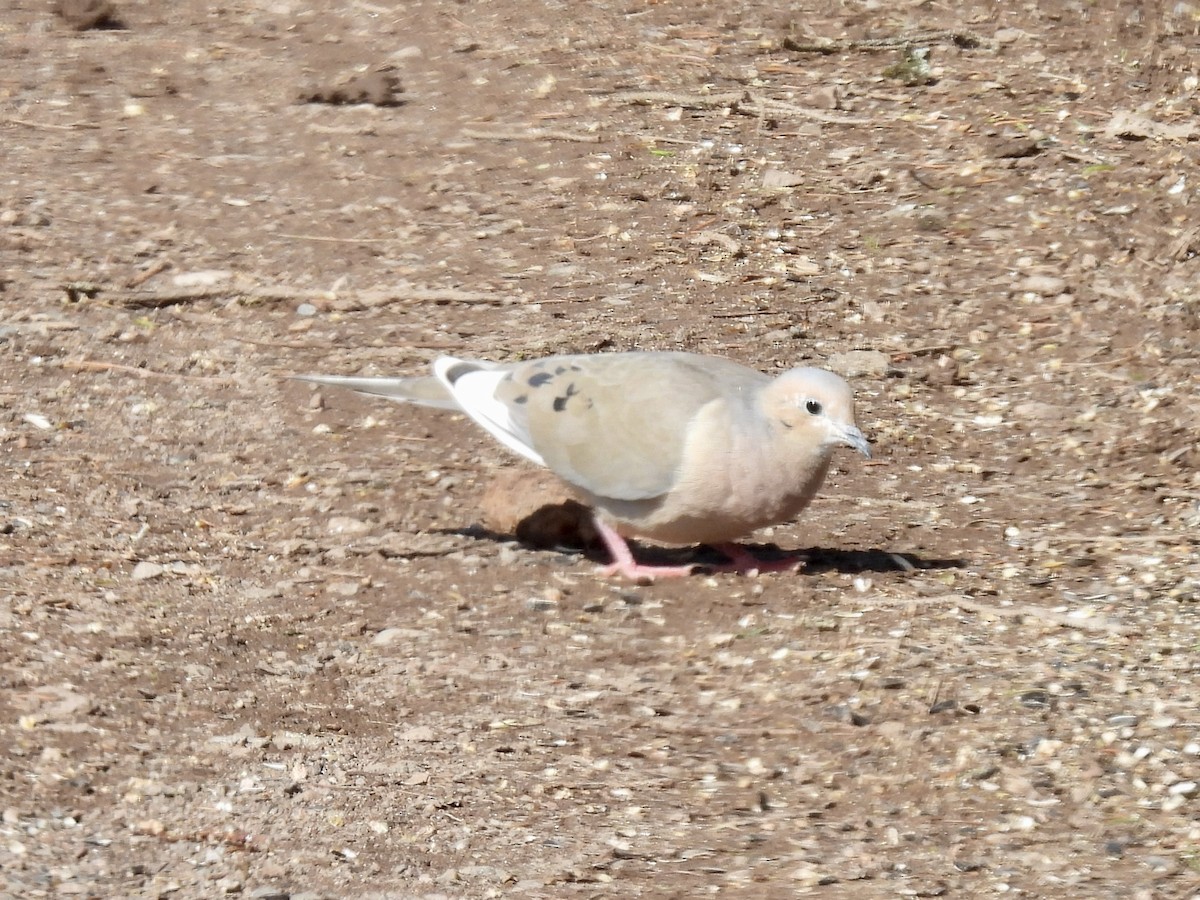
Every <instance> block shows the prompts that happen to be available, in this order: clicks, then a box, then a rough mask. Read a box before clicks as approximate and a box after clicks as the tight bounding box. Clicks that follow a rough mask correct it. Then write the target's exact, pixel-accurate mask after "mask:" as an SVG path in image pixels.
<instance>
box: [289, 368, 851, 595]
mask: <svg viewBox="0 0 1200 900" xmlns="http://www.w3.org/2000/svg"><path fill="white" fill-rule="evenodd" d="M297 377H298V378H299V379H300V380H302V381H310V382H314V383H316V384H322V385H331V386H335V387H342V388H349V389H351V390H354V391H358V392H359V393H363V394H371V395H376V396H380V397H387V398H388V399H391V400H396V401H400V402H406V403H416V404H420V405H423V406H434V407H439V408H442V409H452V410H458V411H460V412H464V413H466V414H467V415H468V416H470V417H471V418H472V419H473V420H475V422H476V423H477V424H478V425H480V426H481V427H482V428H483V429H485V430H486V431H487V432H488V433H489V434H491V435H492V437H494V438H496V440H498V441H500V443H502V444H504V446H506V447H508V448H509V449H510V450H512V451H513V452H515V453H517V454H518V455H520V456H523V457H525V458H526V459H528V460H530V461H532V462H534V463H537V464H538V465H540V466H545V467H546V468H548V469H549V470H550V471H551V472H553V473H554V474H555V475H557V476H558V477H559V478H561V479H562V480H563V481H565V482H566V483H567V484H568V485H569V486H570V488H571V489H572V491H573V493H575V494H576V495H577V496H578V497H579V499H580V500H581V501H582V502H584V503H586V504H587V505H588V506H590V507H591V508H592V510H593V516H594V519H595V524H596V529H597V531H598V532H599V534H600V537H601V538H602V539H603V541H604V543H605V546H606V547H607V548H608V550H609V552H610V553H611V554H612V557H613V563H612V565H611V566H609V567H608V569H607V570H606V571H607V573H608V574H620V575H623V576H625V577H627V578H632V579H635V580H639V579H645V578H654V577H662V576H670V575H683V574H687V573H688V572H690V571H692V569H693V567H692V566H672V567H664V566H646V565H640V564H638V563H637V562H636V561H635V560H634V558H633V554H632V553H631V552H630V549H629V545H628V544H627V543H626V540H625V539H626V538H628V537H642V538H649V539H651V540H655V541H662V542H665V543H670V544H710V545H713V546H715V547H716V548H717V549H719V550H720V551H721V552H722V553H724V554H725V555H727V556H729V557H730V559H731V560H732V565H731V566H730V568H731V569H733V570H735V571H750V570H761V569H763V568H766V566H764V564H763V563H761V562H759V561H758V560H757V559H755V558H754V557H753V556H752V555H750V554H749V553H748V551H746V550H745V549H744V548H742V547H740V546H738V545H737V544H734V543H731V542H733V541H735V540H736V539H738V538H741V537H743V536H745V535H747V534H749V533H750V532H752V531H754V530H755V529H758V528H762V527H765V526H767V525H776V524H779V523H781V522H786V521H788V520H790V519H792V518H794V517H795V516H796V515H797V514H798V513H799V512H800V511H801V510H803V509H804V508H805V507H806V506H808V504H809V502H810V501H811V500H812V499H813V496H814V495H815V494H816V492H817V490H818V489H819V488H820V486H821V482H823V481H824V480H825V474H826V472H828V470H829V464H830V460H831V458H832V456H833V451H834V448H836V447H838V446H846V447H851V448H853V449H855V450H858V451H859V452H860V453H862V454H863V455H864V456H867V457H870V455H871V450H870V446H869V444H868V443H867V439H866V437H864V435H863V433H862V431H860V430H859V428H858V425H857V424H856V423H855V420H854V395H853V391H852V390H851V388H850V385H849V384H847V383H846V382H845V381H844V380H843V379H842V378H840V377H838V376H837V375H834V374H833V373H832V372H827V371H824V370H822V369H812V368H798V369H792V370H790V371H788V372H784V373H783V374H782V375H779V376H778V377H775V378H771V377H769V376H767V375H764V374H762V373H761V372H756V371H755V370H753V369H749V368H747V367H745V366H742V365H740V364H738V363H735V362H732V361H730V360H727V359H720V358H718V357H712V356H701V355H698V354H693V353H671V352H661V353H605V354H593V355H571V356H550V357H546V358H544V359H537V360H531V361H526V362H516V363H496V362H488V361H485V360H470V359H455V358H454V357H449V356H444V357H441V358H440V359H438V360H436V361H435V362H434V363H433V374H432V375H425V376H417V377H411V378H354V377H341V376H329V375H302V376H297ZM793 564H794V563H793Z"/></svg>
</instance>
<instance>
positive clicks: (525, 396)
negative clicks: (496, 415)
mask: <svg viewBox="0 0 1200 900" xmlns="http://www.w3.org/2000/svg"><path fill="white" fill-rule="evenodd" d="M528 402H529V395H528V394H519V395H517V396H516V397H513V403H528Z"/></svg>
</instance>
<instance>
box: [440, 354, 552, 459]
mask: <svg viewBox="0 0 1200 900" xmlns="http://www.w3.org/2000/svg"><path fill="white" fill-rule="evenodd" d="M462 365H465V366H467V367H468V369H467V371H465V372H462V373H461V374H459V373H455V372H454V369H455V368H457V367H459V366H462ZM433 374H434V375H436V376H437V379H438V381H440V382H441V383H442V384H444V385H445V386H446V390H448V391H449V392H450V393H451V395H452V396H453V397H454V399H455V400H457V401H458V405H459V407H461V408H462V411H463V412H465V413H466V414H467V415H468V416H470V417H471V418H472V419H473V420H474V421H475V422H476V424H478V425H479V426H480V427H481V428H483V429H484V430H485V431H487V433H488V434H490V435H491V436H492V437H494V438H495V439H496V440H498V441H499V442H500V443H502V444H503V445H504V446H505V447H507V448H508V449H509V450H512V451H513V452H514V453H516V454H518V455H520V456H523V457H525V458H526V459H527V460H529V461H530V462H534V463H537V464H538V465H539V466H545V465H546V461H545V460H544V459H542V457H541V454H539V453H538V452H537V451H536V450H534V449H533V447H531V446H530V445H529V439H528V437H527V436H526V435H525V434H524V432H523V430H522V429H520V428H518V427H517V425H516V423H515V422H513V418H512V415H511V413H510V412H509V409H508V407H507V406H505V405H504V404H503V403H501V402H500V401H499V400H497V399H496V389H497V388H498V387H499V385H500V382H501V381H503V380H504V377H505V376H506V375H507V374H508V368H507V367H498V366H497V364H496V363H481V362H476V361H475V360H461V359H455V358H454V357H453V356H441V357H438V359H436V360H435V361H434V363H433Z"/></svg>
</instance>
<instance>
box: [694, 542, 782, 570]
mask: <svg viewBox="0 0 1200 900" xmlns="http://www.w3.org/2000/svg"><path fill="white" fill-rule="evenodd" d="M713 549H714V550H719V551H720V552H721V553H724V554H725V555H726V556H728V557H729V562H728V563H726V564H725V565H721V566H715V567H714V569H715V571H717V572H734V573H736V574H738V575H757V574H760V573H763V572H794V571H795V570H796V569H797V568H799V567H800V566H802V565H804V557H803V556H799V555H794V556H788V557H784V558H783V559H772V560H762V559H759V558H758V557H757V556H755V555H754V554H753V553H751V552H750V551H749V550H747V549H746V548H745V547H743V546H742V545H741V544H713Z"/></svg>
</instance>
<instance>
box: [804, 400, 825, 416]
mask: <svg viewBox="0 0 1200 900" xmlns="http://www.w3.org/2000/svg"><path fill="white" fill-rule="evenodd" d="M804 411H805V412H807V413H808V414H809V415H810V416H819V415H820V414H821V404H820V403H818V402H817V401H816V400H805V401H804Z"/></svg>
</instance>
